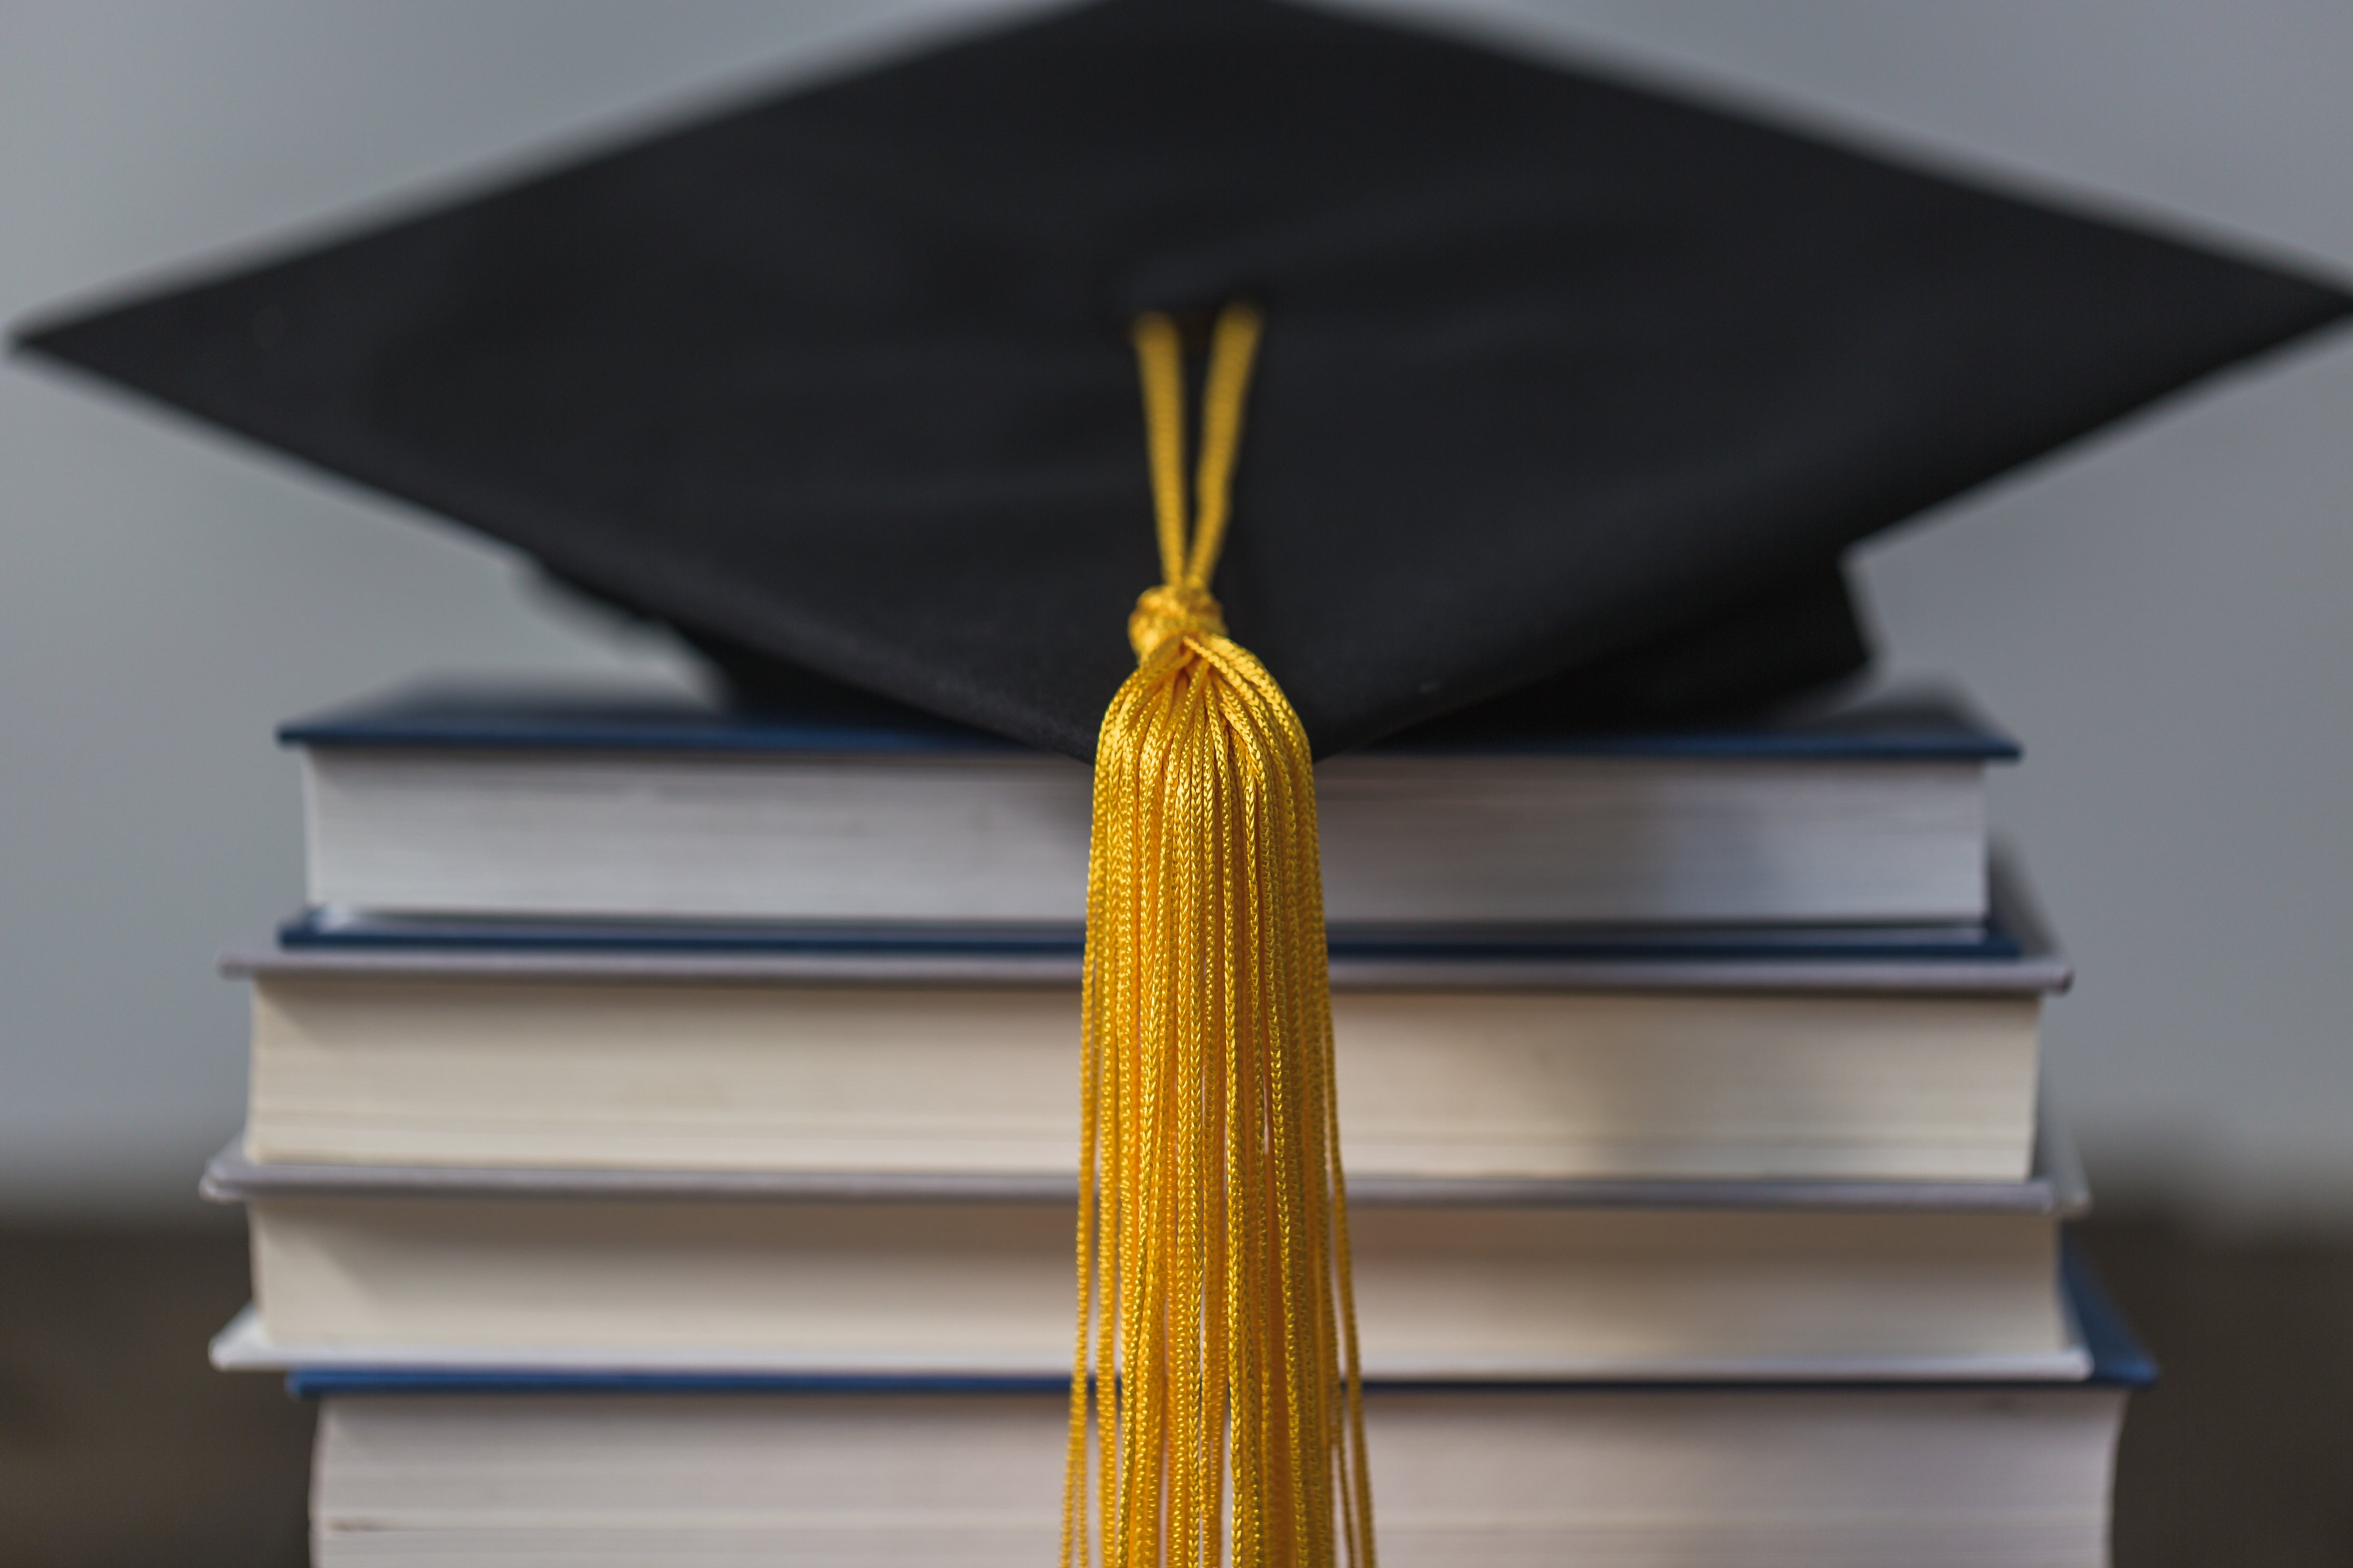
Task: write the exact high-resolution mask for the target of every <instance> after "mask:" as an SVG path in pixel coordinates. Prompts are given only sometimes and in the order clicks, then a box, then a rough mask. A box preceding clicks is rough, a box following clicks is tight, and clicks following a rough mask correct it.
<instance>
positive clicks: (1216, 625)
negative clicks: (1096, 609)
mask: <svg viewBox="0 0 2353 1568" xmlns="http://www.w3.org/2000/svg"><path fill="white" fill-rule="evenodd" d="M1204 633H1206V634H1208V636H1210V637H1224V636H1225V635H1226V618H1225V611H1224V610H1223V609H1222V608H1221V607H1220V606H1219V604H1218V601H1217V600H1216V599H1214V598H1212V597H1211V596H1210V595H1209V591H1208V589H1207V588H1203V587H1198V586H1197V585H1195V584H1191V583H1163V584H1160V585H1159V586H1158V587H1156V588H1146V589H1145V591H1144V592H1143V593H1142V594H1141V595H1138V596H1137V597H1136V601H1135V613H1134V615H1132V616H1128V617H1127V640H1128V642H1129V643H1130V644H1131V645H1132V646H1133V647H1134V649H1135V661H1136V663H1138V664H1149V663H1150V662H1151V661H1152V656H1153V655H1154V654H1155V653H1158V652H1159V651H1160V647H1161V645H1162V644H1163V643H1166V641H1168V640H1169V639H1170V638H1171V637H1198V636H1200V635H1202V634H1204Z"/></svg>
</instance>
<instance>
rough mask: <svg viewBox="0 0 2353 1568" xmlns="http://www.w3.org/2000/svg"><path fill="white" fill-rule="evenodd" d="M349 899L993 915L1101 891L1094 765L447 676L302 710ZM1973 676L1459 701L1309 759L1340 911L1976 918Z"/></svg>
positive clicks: (1783, 919)
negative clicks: (1688, 726)
mask: <svg viewBox="0 0 2353 1568" xmlns="http://www.w3.org/2000/svg"><path fill="white" fill-rule="evenodd" d="M280 741H281V742H284V743H285V744H287V745H290V746H292V747H295V748H298V749H299V750H300V751H301V756H302V763H303V782H304V790H305V800H306V813H305V815H306V827H307V834H308V841H309V852H310V862H309V864H310V879H309V881H310V886H309V894H310V898H311V902H312V903H313V904H314V905H316V906H320V907H322V908H323V909H327V910H334V911H337V912H339V913H344V914H362V915H371V916H394V917H398V916H434V917H456V918H460V919H512V918H525V919H539V920H546V919H556V920H616V919H618V920H682V921H782V922H791V923H799V924H805V925H815V926H845V925H847V926H860V925H868V924H892V923H907V922H924V923H936V922H955V921H963V922H974V921H983V922H992V923H999V922H1001V923H1010V924H1016V925H1029V926H1035V927H1037V928H1039V930H1040V931H1047V932H1053V931H1062V930H1066V929H1071V928H1075V927H1076V925H1077V924H1078V923H1079V922H1080V921H1082V919H1083V917H1084V913H1085V899H1086V861H1087V835H1088V826H1089V822H1090V799H1089V796H1090V788H1091V781H1090V775H1089V773H1088V770H1087V769H1086V767H1085V766H1084V765H1083V764H1082V763H1075V762H1072V761H1071V760H1070V759H1068V758H1066V757H1061V756H1057V755H1053V754H1050V753H1047V752H1035V751H1030V750H1028V749H1026V748H1023V747H1020V746H1018V745H1015V744H1013V743H1011V742H1005V741H1001V740H998V739H996V738H995V737H992V736H989V735H986V734H983V733H981V732H979V731H971V730H966V729H963V728H961V727H958V726H955V725H952V724H948V723H944V722H943V721H937V720H934V719H930V718H928V717H925V716H923V715H921V714H917V713H914V712H912V711H910V710H904V709H900V708H896V707H893V706H890V705H887V704H883V703H880V702H864V701H859V702H840V701H831V700H828V701H825V702H821V703H820V702H813V703H812V704H811V705H810V706H809V708H808V709H807V710H806V711H774V710H771V711H765V712H760V713H733V712H726V711H722V710H717V709H713V708H710V707H707V706H702V705H698V704H696V703H694V702H692V701H691V700H685V699H648V698H630V697H620V696H616V695H614V694H611V693H606V694H602V695H599V694H594V693H581V692H577V691H574V692H568V693H567V692H564V691H560V690H549V689H537V690H514V689H506V690H498V689H450V688H439V689H418V690H414V691H409V692H406V693H400V694H396V695H394V696H392V697H390V698H386V699H383V700H375V701H371V702H365V703H363V704H360V705H357V706H354V707H351V708H346V709H343V710H336V711H332V712H329V713H326V714H322V715H320V716H317V717H314V718H309V719H304V720H301V721H296V722H294V723H291V724H289V725H287V726H286V727H285V728H284V729H282V730H281V731H280ZM2017 755H2018V748H2017V746H2016V745H2015V743H2014V742H2011V741H2010V740H2009V739H2008V738H2007V737H2005V736H2003V735H2001V734H2000V733H1999V732H1998V731H1993V730H1992V729H1990V728H1989V727H1988V726H1987V725H1986V724H1984V723H1983V722H1982V721H1978V719H1976V718H1975V717H1974V716H1972V715H1971V714H1970V713H1969V712H1968V710H1967V709H1966V708H1965V707H1964V706H1963V705H1962V704H1960V703H1959V702H1957V700H1951V699H1948V698H1941V697H1932V698H1915V699H1912V700H1888V701H1880V702H1874V703H1871V704H1866V705H1861V706H1857V707H1853V708H1849V709H1846V710H1836V711H1831V712H1826V713H1822V714H1817V715H1814V716H1811V717H1808V718H1803V719H1794V720H1788V721H1779V722H1774V723H1769V724H1760V725H1757V726H1754V727H1746V728H1727V729H1721V730H1707V731H1661V732H1643V733H1624V734H1593V733H1556V732H1546V731H1541V730H1535V729H1531V728H1529V727H1527V726H1525V724H1518V723H1513V722H1509V721H1497V722H1482V721H1479V720H1478V719H1477V718H1476V717H1475V716H1473V717H1472V718H1470V719H1467V720H1466V719H1462V718H1458V719H1456V720H1453V721H1448V722H1447V723H1445V724H1444V725H1443V726H1442V727H1440V726H1432V727H1430V728H1428V729H1426V730H1423V731H1411V732H1409V733H1407V734H1405V735H1402V736H1399V737H1398V738H1396V739H1393V740H1391V741H1388V742H1382V743H1380V744H1377V745H1374V746H1370V747H1366V748H1365V749H1363V750H1361V751H1357V752H1350V753H1348V754H1346V755H1344V756H1341V757H1337V758H1335V759H1332V760H1331V761H1328V762H1326V763H1323V764H1322V765H1321V766H1319V767H1318V768H1317V770H1316V797H1317V810H1318V813H1319V816H1320V818H1321V826H1322V831H1323V854H1324V892H1325V910H1326V915H1327V918H1328V920H1329V921H1330V922H1331V924H1332V925H1333V926H1334V927H1335V929H1339V928H1349V927H1376V928H1381V929H1385V930H1392V931H1394V930H1398V929H1410V928H1419V927H1428V928H1432V929H1434V930H1444V931H1449V932H1453V933H1458V934H1459V933H1460V932H1461V931H1464V930H1465V929H1466V928H1477V929H1487V928H1493V929H1496V930H1502V931H1519V932H1525V931H1532V930H1534V931H1540V930H1542V929H1544V928H1548V927H1556V928H1569V927H1580V926H1593V925H1633V926H1642V925H1679V926H1691V925H1712V924H1713V925H1739V924H1758V923H1765V924H1819V925H1853V924H1872V925H1901V924H1912V925H1954V926H1959V925H1968V924H1973V923H1976V922H1979V921H1983V920H1984V918H1985V916H1986V912H1987V890H1986V828H1985V804H1984V772H1985V768H1986V766H1987V764H1989V763H1997V762H2007V761H2011V760H2014V759H2015V758H2016V757H2017Z"/></svg>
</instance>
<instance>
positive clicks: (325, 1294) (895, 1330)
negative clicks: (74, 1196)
mask: <svg viewBox="0 0 2353 1568" xmlns="http://www.w3.org/2000/svg"><path fill="white" fill-rule="evenodd" d="M249 1213H250V1216H251V1221H252V1232H253V1252H254V1282H255V1295H256V1298H257V1300H258V1302H259V1309H260V1312H261V1318H262V1322H263V1326H264V1328H265V1330H266V1331H267V1334H268V1336H269V1339H270V1340H271V1341H273V1342H276V1343H277V1344H279V1345H280V1346H294V1347H300V1346H304V1345H312V1346H319V1347H332V1346H336V1345H350V1344H356V1343H365V1344H392V1345H401V1346H408V1347H416V1348H419V1349H425V1350H429V1349H430V1347H434V1346H443V1347H449V1348H451V1349H453V1350H463V1351H465V1352H468V1354H469V1356H470V1357H471V1358H473V1359H480V1357H481V1356H482V1355H485V1354H492V1355H494V1354H495V1352H498V1351H499V1350H500V1349H501V1347H505V1348H511V1349H513V1350H515V1351H517V1352H525V1351H528V1352H533V1354H534V1355H537V1356H538V1357H539V1358H540V1359H544V1353H545V1352H548V1351H550V1350H561V1349H564V1348H566V1347H570V1348H575V1349H579V1350H583V1351H590V1350H594V1351H596V1352H600V1353H609V1352H626V1351H629V1350H633V1349H634V1350H641V1351H645V1352H654V1353H661V1352H688V1351H693V1352H710V1353H712V1354H715V1355H724V1354H725V1353H727V1352H742V1353H744V1355H745V1356H747V1357H748V1358H750V1359H751V1360H752V1361H754V1362H758V1363H765V1364H776V1363H779V1362H780V1361H782V1362H786V1363H792V1364H798V1365H804V1366H807V1367H810V1368H832V1369H852V1370H860V1369H862V1370H901V1371H907V1370H914V1371H934V1372H938V1371H987V1372H1028V1373H1042V1374H1046V1375H1051V1374H1053V1373H1056V1372H1058V1371H1060V1370H1064V1369H1067V1367H1068V1365H1069V1361H1070V1334H1071V1238H1072V1213H1071V1208H1070V1207H1069V1206H1067V1205H1056V1204H1032V1205H1003V1204H982V1203H973V1204H913V1203H881V1202H871V1203H800V1204H775V1203H754V1202H736V1203H724V1202H723V1203H692V1202H669V1203H659V1202H655V1203H648V1202H637V1203H625V1202H611V1201H605V1200H550V1199H542V1200H533V1201H522V1202H492V1201H479V1200H448V1199H441V1200H402V1199H389V1198H334V1197H310V1198H273V1199H269V1200H267V1201H257V1202H255V1203H253V1204H252V1205H250V1208H249ZM1352 1224H1353V1228H1354V1231H1355V1240H1356V1300H1357V1308H1358V1317H1359V1321H1360V1323H1361V1326H1362V1329H1363V1335H1364V1352H1365V1365H1366V1370H1367V1373H1370V1374H1377V1375H1382V1376H1388V1377H1416V1378H1449V1377H1472V1378H1486V1377H1547V1376H1571V1375H1586V1376H1624V1375H1641V1374H1650V1373H1657V1374H1660V1375H1669V1374H1678V1373H1680V1374H1691V1375H1699V1374H1704V1373H1707V1372H1708V1371H1709V1370H1710V1369H1731V1368H1746V1369H1752V1370H1753V1369H1756V1368H1759V1367H1764V1368H1767V1369H1770V1368H1778V1369H1781V1370H1782V1371H1784V1372H1787V1373H1789V1374H1791V1375H1798V1374H1800V1373H1806V1372H1809V1371H1814V1370H1819V1369H1820V1367H1822V1366H1825V1365H1838V1364H1845V1365H1857V1364H1870V1365H1887V1364H1894V1363H1905V1364H1917V1363H1924V1362H1930V1363H1933V1362H1940V1361H1942V1362H1951V1363H1956V1365H1959V1364H1961V1363H1968V1361H1970V1360H1971V1359H1973V1358H1976V1359H1984V1358H1997V1359H2006V1360H2007V1361H2008V1362H2009V1363H2013V1364H2036V1363H2037V1358H2042V1361H2045V1362H2049V1363H2052V1365H2054V1366H2055V1365H2057V1364H2059V1363H2061V1362H2062V1361H2063V1360H2065V1359H2066V1358H2067V1357H2068V1356H2069V1355H2070V1353H2071V1352H2070V1349H2069V1346H2068V1344H2067V1341H2066V1336H2065V1331H2064V1328H2063V1322H2062V1318H2061V1311H2060V1306H2059V1290H2058V1282H2057V1276H2056V1257H2057V1248H2056V1232H2055V1223H2054V1222H2053V1221H2052V1220H2050V1219H2048V1218H2044V1217H2042V1216H2036V1215H1986V1214H1968V1213H1943V1212H1934V1211H1926V1212H1923V1211H1914V1212H1909V1213H1902V1214H1888V1213H1879V1212H1873V1211H1867V1210H1866V1211H1851V1212H1829V1211H1782V1212H1746V1213H1736V1214H1727V1213H1723V1212H1704V1211H1674V1210H1656V1209H1651V1210H1639V1209H1620V1210H1591V1209H1584V1210H1580V1209H1563V1208H1525V1209H1462V1208H1385V1207H1364V1208H1360V1209H1359V1210H1357V1211H1356V1214H1355V1215H1353V1216H1352Z"/></svg>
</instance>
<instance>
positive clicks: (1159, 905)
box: [1062, 306, 1374, 1568]
mask: <svg viewBox="0 0 2353 1568" xmlns="http://www.w3.org/2000/svg"><path fill="white" fill-rule="evenodd" d="M1259 330H1260V323H1259V318H1258V315H1257V313H1256V312H1255V311H1254V310H1250V309H1249V308H1248V307H1245V306H1229V307H1228V308H1227V309H1226V310H1224V311H1223V312H1222V313H1221V314H1220V315H1219V319H1218V323H1217V327H1216V331H1215V333H1214V336H1213V339H1212V342H1211V347H1210V354H1209V366H1208V376H1207V381H1206V384H1205V386H1204V388H1203V392H1202V415H1201V443H1200V453H1199V456H1198V459H1197V467H1196V470H1195V474H1194V483H1193V492H1194V494H1193V500H1194V511H1193V523H1192V527H1191V530H1190V533H1189V537H1188V534H1187V527H1186V500H1187V497H1186V485H1185V477H1184V472H1183V468H1184V447H1185V416H1184V362H1183V356H1182V353H1181V349H1180V346H1179V342H1178V339H1177V335H1176V329H1175V327H1174V326H1173V325H1172V324H1171V323H1170V322H1169V321H1167V320H1166V318H1165V317H1162V316H1159V315H1156V314H1155V315H1147V316H1145V317H1144V318H1143V319H1142V320H1141V321H1138V322H1137V323H1136V327H1135V334H1134V338H1135V352H1136V358H1137V362H1138V366H1139V369H1140V372H1141V377H1142V382H1143V390H1144V404H1145V426H1146V436H1147V447H1148V451H1149V455H1150V459H1151V468H1152V489H1153V497H1154V502H1155V510H1156V512H1157V516H1158V526H1159V541H1160V558H1161V566H1162V572H1163V574H1164V576H1165V577H1166V581H1165V582H1163V583H1162V584H1160V585H1159V586H1157V587H1155V588H1152V589H1149V590H1147V591H1146V592H1145V594H1144V595H1142V597H1141V598H1139V599H1138V600H1137V602H1136V608H1135V613H1134V616H1132V617H1131V618H1130V620H1129V623H1128V636H1129V639H1130V641H1131V642H1133V643H1134V647H1135V653H1136V661H1137V663H1136V669H1135V673H1134V675H1132V676H1130V677H1129V678H1128V679H1127V681H1126V683H1125V684H1124V686H1122V687H1121V688H1120V690H1119V694H1118V696H1116V697H1114V698H1113V700H1112V704H1111V708H1110V710H1108V711H1107V712H1106V713H1105V714H1104V715H1103V732H1102V736H1101V739H1100V742H1099V743H1098V746H1097V749H1096V753H1095V786H1094V827H1093V844H1092V853H1091V855H1090V858H1089V863H1088V888H1087V956H1086V985H1085V1002H1084V1015H1085V1022H1084V1052H1083V1066H1082V1087H1081V1100H1082V1119H1081V1120H1082V1132H1081V1142H1082V1150H1081V1156H1080V1200H1079V1228H1078V1263H1079V1280H1078V1297H1079V1301H1078V1335H1077V1345H1076V1349H1075V1352H1074V1356H1073V1362H1072V1367H1071V1434H1070V1452H1069V1461H1068V1472H1067V1475H1066V1477H1065V1480H1064V1490H1063V1518H1062V1563H1063V1568H1086V1564H1087V1563H1089V1561H1090V1538H1091V1536H1092V1535H1093V1534H1094V1531H1093V1530H1092V1528H1091V1526H1092V1524H1094V1523H1096V1522H1098V1521H1099V1524H1100V1552H1101V1559H1100V1560H1101V1562H1102V1563H1103V1565H1104V1568H1159V1565H1161V1564H1164V1563H1165V1564H1172V1565H1181V1568H1215V1565H1217V1564H1218V1563H1220V1562H1221V1561H1222V1560H1223V1553H1224V1551H1225V1548H1226V1543H1227V1542H1228V1541H1229V1540H1230V1542H1231V1551H1232V1560H1233V1563H1234V1568H1330V1565H1331V1564H1333V1563H1335V1561H1336V1560H1337V1552H1338V1551H1339V1550H1340V1549H1341V1548H1343V1547H1345V1552H1346V1556H1347V1560H1348V1561H1349V1563H1351V1564H1354V1565H1356V1568H1374V1552H1373V1521H1372V1493H1371V1487H1370V1483H1369V1480H1368V1479H1367V1476H1366V1465H1365V1452H1364V1413H1363V1397H1362V1378H1361V1375H1360V1373H1359V1371H1358V1366H1357V1351H1356V1308H1355V1302H1354V1300H1353V1296H1352V1293H1351V1289H1350V1286H1349V1260H1348V1222H1347V1196H1346V1185H1345V1182H1344V1180H1343V1178H1342V1175H1341V1170H1340V1148H1339V1141H1338V1136H1337V1131H1336V1110H1337V1106H1336V1095H1335V1085H1334V1080H1333V1074H1332V1005H1331V995H1330V987H1329V982H1328V977H1327V974H1326V968H1325V959H1324V892H1323V874H1322V870H1321V868H1320V865H1319V863H1318V860H1317V855H1316V837H1315V788H1314V772H1313V769H1312V767H1311V764H1310V759H1309V753H1308V749H1307V738H1306V734H1305V732H1304V731H1303V730H1302V729H1301V728H1300V724H1299V719H1298V716H1297V715H1296V714H1295V713H1293V711H1292V708H1291V704H1290V702H1289V700H1286V699H1285V698H1284V696H1283V695H1282V689H1280V688H1279V687H1278V686H1276V684H1275V683H1274V680H1273V678H1272V677H1271V676H1270V675H1268V674H1267V672H1266V669H1265V668H1264V667H1263V666H1261V664H1260V663H1259V661H1258V660H1257V659H1256V658H1252V657H1251V656H1250V654H1248V653H1246V652H1245V651H1243V650H1242V649H1241V648H1240V647H1237V646H1236V645H1235V644H1234V643H1233V642H1232V641H1231V640H1229V638H1228V637H1227V636H1226V632H1225V626H1224V623H1223V621H1222V619H1221V616H1220V612H1219V606H1218V603H1217V601H1216V600H1215V599H1214V598H1212V597H1211V596H1210V595H1209V589H1208V584H1209V579H1210V576H1211V574H1212V573H1213V572H1214V571H1215V570H1216V567H1217V562H1218V556H1219V551H1220V549H1221V548H1222V546H1223V543H1224V540H1225V532H1226V523H1227V519H1228V515H1229V504H1228V494H1229V483H1230V480H1231V477H1232V474H1233V467H1234V459H1235V455H1236V453H1237V451H1238V450H1239V447H1240V437H1241V426H1242V409H1243V405H1244V402H1245V400H1246V397H1247V395H1248V391H1249V385H1250V369H1251V364H1252V361H1253V359H1254V358H1255V354H1256V349H1257V344H1258V338H1259ZM1091 1398H1092V1423H1091V1422H1090V1419H1089V1415H1090V1399H1091ZM1091 1436H1092V1442H1091V1441H1090V1438H1091ZM1229 1475H1230V1477H1231V1496H1230V1498H1229V1496H1228V1495H1227V1481H1228V1477H1229ZM1091 1483H1092V1485H1091ZM1091 1491H1092V1502H1091V1500H1090V1492H1091Z"/></svg>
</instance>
